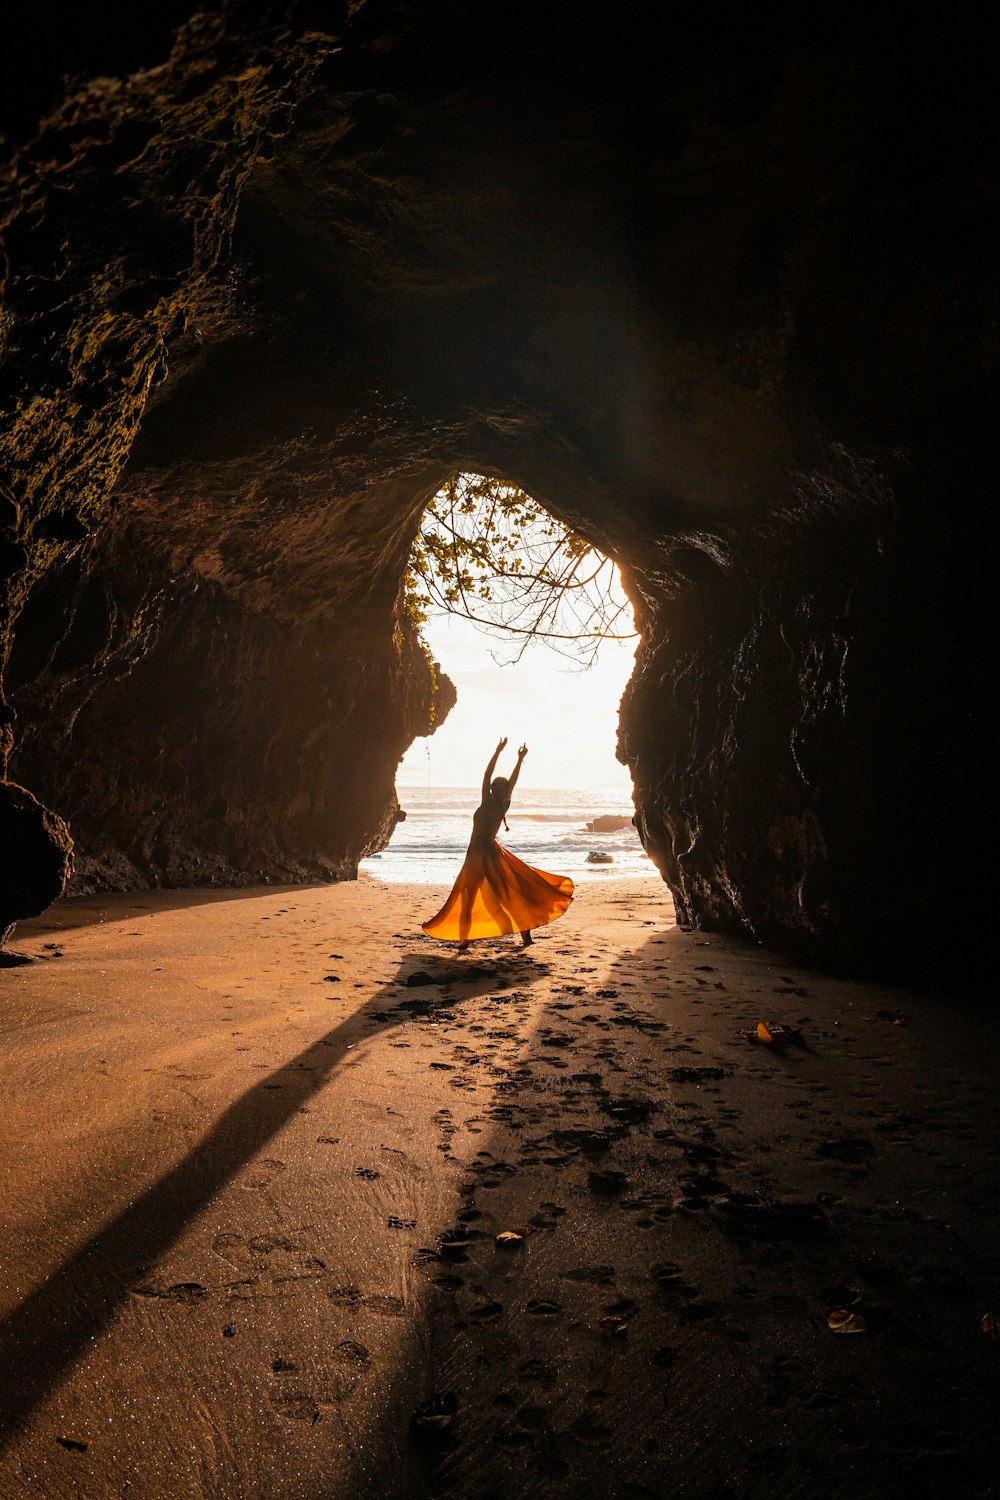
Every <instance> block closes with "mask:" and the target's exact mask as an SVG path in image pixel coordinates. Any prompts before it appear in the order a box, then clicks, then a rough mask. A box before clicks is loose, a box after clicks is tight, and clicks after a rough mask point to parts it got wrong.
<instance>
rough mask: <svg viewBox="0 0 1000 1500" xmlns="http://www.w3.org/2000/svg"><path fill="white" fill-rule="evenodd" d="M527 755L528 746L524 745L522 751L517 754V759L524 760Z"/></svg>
mask: <svg viewBox="0 0 1000 1500" xmlns="http://www.w3.org/2000/svg"><path fill="white" fill-rule="evenodd" d="M504 743H505V744H506V741H504ZM527 753H528V747H527V745H522V746H521V748H520V750H519V751H518V752H517V758H518V760H523V759H524V757H525V756H526V755H527Z"/></svg>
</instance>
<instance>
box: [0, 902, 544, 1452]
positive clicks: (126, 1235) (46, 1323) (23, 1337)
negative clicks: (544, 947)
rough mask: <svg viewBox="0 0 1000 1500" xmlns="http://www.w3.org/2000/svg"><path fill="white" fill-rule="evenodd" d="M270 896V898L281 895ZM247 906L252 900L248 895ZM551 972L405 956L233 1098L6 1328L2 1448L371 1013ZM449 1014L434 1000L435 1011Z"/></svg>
mask: <svg viewBox="0 0 1000 1500" xmlns="http://www.w3.org/2000/svg"><path fill="white" fill-rule="evenodd" d="M268 895H270V896H271V897H272V898H273V895H274V892H273V889H272V890H269V891H268ZM230 899H232V898H231V897H230ZM239 899H245V897H244V896H243V894H242V893H241V896H240V898H239ZM546 971H547V965H546V964H545V962H544V961H543V960H542V959H540V958H539V957H537V956H536V955H535V954H534V953H530V952H521V951H519V952H517V953H516V954H514V955H512V956H511V957H510V958H497V959H490V960H488V961H486V962H483V961H481V960H475V961H473V960H470V961H468V962H463V961H462V960H457V961H456V959H454V958H452V957H447V958H445V957H440V956H438V955H435V954H430V955H429V954H428V953H427V952H426V950H425V949H420V950H414V951H413V952H408V953H406V954H404V955H403V956H402V958H401V960H400V963H399V967H398V969H397V971H396V973H395V974H394V976H393V978H392V979H391V980H388V981H387V982H386V983H385V984H384V985H382V986H380V988H379V989H378V990H377V991H376V992H375V994H374V995H373V996H372V997H371V999H369V1000H367V1001H366V1002H365V1004H364V1005H362V1006H361V1007H360V1008H359V1009H358V1010H357V1011H355V1012H354V1013H353V1014H352V1015H351V1016H349V1017H348V1018H347V1019H346V1020H345V1021H342V1022H341V1023H340V1024H339V1025H337V1026H335V1027H333V1028H332V1030H330V1031H328V1032H325V1033H324V1035H323V1036H321V1037H318V1038H317V1039H316V1040H315V1041H314V1042H312V1043H310V1045H309V1046H308V1047H306V1048H304V1050H303V1051H301V1052H299V1053H298V1054H297V1055H296V1056H294V1057H291V1058H289V1059H288V1061H287V1062H285V1063H283V1064H282V1065H281V1067H280V1068H276V1069H275V1070H274V1071H272V1072H270V1073H268V1074H266V1075H264V1076H263V1077H262V1079H261V1081H260V1082H259V1083H257V1084H255V1085H254V1087H253V1088H251V1089H248V1090H247V1092H246V1093H244V1094H242V1095H241V1096H240V1097H239V1098H238V1099H236V1100H235V1101H234V1102H233V1103H232V1104H231V1105H230V1106H229V1108H228V1109H227V1110H225V1112H224V1113H223V1114H222V1115H220V1117H219V1118H218V1120H217V1121H216V1123H215V1124H214V1125H213V1126H212V1128H211V1129H210V1130H209V1131H208V1132H207V1134H206V1135H205V1136H203V1138H202V1139H201V1140H200V1141H199V1143H198V1145H197V1146H195V1148H194V1149H193V1150H192V1151H190V1152H189V1153H188V1154H187V1155H186V1156H185V1157H184V1158H183V1159H182V1160H181V1161H180V1162H178V1163H177V1165H176V1166H175V1167H173V1168H171V1170H170V1171H169V1172H167V1173H165V1174H164V1175H163V1176H162V1177H160V1178H159V1180H158V1181H156V1182H155V1183H153V1184H152V1186H150V1187H148V1188H146V1190H145V1191H144V1192H142V1193H141V1194H139V1196H138V1197H136V1198H135V1199H134V1201H133V1202H132V1203H130V1204H129V1206H128V1207H127V1208H126V1209H125V1210H124V1211H123V1212H122V1213H120V1214H119V1215H118V1216H117V1218H115V1219H113V1220H112V1221H111V1222H110V1223H109V1224H107V1225H106V1226H105V1227H104V1228H103V1229H102V1230H101V1231H100V1232H99V1233H98V1234H95V1235H93V1236H92V1237H91V1238H90V1239H89V1240H87V1242H86V1243H85V1244H83V1245H81V1247H80V1248H79V1250H77V1251H76V1253H75V1254H74V1255H72V1256H71V1257H70V1259H69V1260H67V1261H66V1262H65V1263H64V1264H63V1265H62V1266H61V1267H60V1269H59V1270H58V1271H56V1272H55V1273H54V1274H53V1275H52V1276H50V1277H49V1278H48V1279H47V1280H46V1281H45V1283H44V1285H42V1286H40V1287H39V1288H38V1290H37V1291H35V1292H33V1293H32V1294H31V1295H30V1296H28V1297H26V1298H25V1300H24V1301H23V1302H21V1303H20V1304H19V1305H18V1306H17V1307H16V1308H15V1309H14V1310H13V1311H12V1312H11V1313H10V1314H9V1315H8V1316H7V1317H6V1318H4V1319H3V1321H2V1323H0V1368H2V1369H3V1370H4V1371H5V1372H6V1374H5V1378H4V1381H3V1386H2V1390H0V1442H2V1441H3V1440H4V1439H6V1438H7V1437H9V1436H11V1435H12V1434H13V1433H14V1432H16V1431H17V1429H18V1428H19V1427H20V1425H21V1424H22V1423H23V1422H24V1421H25V1419H26V1418H27V1417H28V1416H29V1415H30V1413H31V1412H32V1410H33V1409H34V1407H35V1406H36V1405H37V1404H38V1403H39V1402H40V1401H42V1400H44V1398H45V1396H46V1394H47V1393H48V1391H49V1390H51V1389H52V1388H53V1387H54V1385H55V1384H56V1383H57V1382H58V1380H59V1379H60V1378H61V1377H62V1375H63V1374H64V1372H65V1371H66V1369H67V1368H68V1366H69V1365H71V1364H72V1362H73V1360H74V1359H75V1358H76V1357H77V1355H78V1354H79V1353H80V1352H81V1351H82V1350H83V1349H84V1348H85V1347H86V1345H87V1344H88V1343H89V1342H90V1340H91V1339H92V1338H93V1337H95V1336H96V1335H98V1334H100V1333H101V1332H103V1330H104V1329H106V1328H107V1327H108V1325H109V1324H110V1323H111V1321H112V1319H113V1318H114V1316H115V1313H116V1312H117V1310H118V1308H119V1307H120V1306H121V1305H122V1303H123V1302H124V1300H125V1298H126V1297H127V1296H128V1294H129V1291H130V1289H131V1287H132V1285H133V1281H134V1278H135V1277H136V1276H137V1275H138V1274H139V1273H141V1271H142V1270H144V1269H146V1268H148V1267H149V1266H150V1265H151V1264H152V1263H154V1262H155V1261H156V1259H157V1258H158V1257H159V1256H161V1255H163V1253H164V1252H165V1251H166V1250H168V1249H169V1248H170V1246H171V1245H173V1244H174V1243H175V1242H176V1241H177V1240H178V1239H179V1238H180V1236H181V1234H182V1232H183V1231H184V1229H185V1227H186V1226H187V1225H188V1224H189V1223H190V1222H191V1221H192V1220H193V1219H194V1218H195V1217H196V1216H197V1215H198V1214H199V1213H200V1212H201V1211H202V1210H203V1209H204V1208H205V1206H206V1205H207V1204H208V1203H209V1202H210V1201H211V1200H212V1198H213V1197H214V1196H215V1194H216V1193H218V1192H219V1191H220V1190H221V1189H222V1188H223V1187H225V1185H226V1184H227V1183H228V1182H229V1181H230V1180H231V1179H232V1178H233V1177H234V1176H235V1175H236V1174H237V1173H238V1172H239V1171H240V1170H241V1168H243V1167H245V1166H246V1165H247V1163H248V1162H250V1161H252V1160H253V1158H254V1157H255V1156H256V1155H257V1154H258V1152H260V1151H261V1150H262V1149H263V1147H264V1146H266V1145H267V1143H268V1142H269V1141H270V1140H271V1139H272V1137H273V1136H274V1135H276V1134H277V1132H278V1131H279V1130H281V1129H282V1127H283V1126H285V1125H286V1124H287V1123H288V1121H289V1120H290V1119H291V1118H292V1116H293V1115H294V1114H295V1113H296V1111H297V1110H298V1109H299V1108H300V1107H301V1106H302V1105H303V1104H304V1103H305V1102H306V1101H307V1100H308V1099H310V1098H311V1097H312V1096H313V1095H315V1094H316V1093H318V1092H319V1090H320V1089H322V1088H324V1087H325V1086H326V1084H327V1083H329V1081H330V1079H331V1078H332V1077H333V1076H334V1075H335V1073H336V1072H337V1069H338V1067H339V1066H340V1064H341V1063H342V1061H343V1060H344V1057H345V1055H346V1053H347V1051H348V1048H349V1047H350V1046H352V1045H355V1044H356V1043H357V1041H358V1040H360V1039H361V1037H362V1035H363V1034H364V1028H365V1026H366V1024H370V1023H371V1021H372V1019H373V1013H378V1016H379V1021H380V1027H379V1030H380V1033H383V1032H385V1031H387V1030H391V1029H392V1027H393V1026H396V1025H399V1024H402V1022H403V1021H405V1020H407V1019H409V1015H408V1014H407V1011H406V1010H403V1011H402V1012H401V1013H400V1014H399V1018H398V1019H390V1020H386V1019H385V1015H384V1012H385V1006H386V1003H387V1001H388V1000H389V999H390V997H391V999H392V1002H393V1004H394V1005H395V1006H396V1007H397V1009H398V1008H399V1006H400V1001H401V999H404V1000H405V997H406V996H407V995H412V996H413V997H419V996H421V995H422V994H424V993H426V991H425V988H424V987H425V986H431V985H434V986H444V987H446V989H447V992H448V993H447V997H446V999H445V1003H446V1004H454V1003H457V1002H459V1001H462V1000H468V999H472V998H473V997H475V996H477V995H482V994H485V993H487V992H490V991H494V992H502V991H504V990H509V989H512V988H513V987H514V986H516V985H522V986H523V985H525V984H526V983H528V984H530V983H531V982H532V981H533V980H534V979H537V978H540V977H542V976H543V975H544V974H545V973H546ZM401 991H402V992H403V993H402V995H401V993H400V992H401ZM441 1003H442V1001H441V998H437V1000H436V1004H437V1005H438V1006H440V1005H441ZM414 1004H419V1001H417V1000H416V999H415V1000H414ZM355 1055H356V1054H355ZM276 1083H278V1084H280V1087H279V1088H275V1084H276Z"/></svg>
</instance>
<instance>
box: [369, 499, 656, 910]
mask: <svg viewBox="0 0 1000 1500" xmlns="http://www.w3.org/2000/svg"><path fill="white" fill-rule="evenodd" d="M404 600H405V603H404V608H405V610H406V612H407V614H408V616H409V618H410V619H411V620H414V621H415V622H416V623H417V626H418V629H419V633H420V639H421V643H422V645H423V648H424V649H425V650H426V651H427V652H428V653H429V655H430V658H431V660H432V662H433V664H434V666H433V670H434V671H435V672H438V671H443V672H444V673H445V674H446V676H447V678H448V679H449V681H450V682H451V684H452V685H453V687H454V689H455V691H456V693H457V700H456V701H455V702H454V704H453V705H452V706H451V707H450V708H448V710H447V712H446V714H445V715H443V716H442V718H441V719H440V721H438V722H435V714H434V712H433V711H432V714H431V722H430V724H429V725H428V732H427V733H426V734H425V735H421V736H418V737H417V739H415V740H414V742H413V744H412V745H411V746H410V747H409V749H408V750H407V751H406V753H405V754H404V755H403V758H402V760H401V762H400V766H399V769H398V771H397V775H396V791H397V796H398V798H399V800H400V805H401V808H402V809H403V810H404V812H405V813H406V817H405V818H404V819H401V820H400V823H399V824H398V825H397V827H396V829H395V831H394V833H393V835H392V838H391V840H390V842H389V845H388V847H387V848H385V849H383V850H379V851H377V852H375V853H374V854H372V855H371V856H370V857H369V858H368V859H367V860H364V861H362V865H361V868H362V870H363V871H364V872H366V873H368V874H370V875H372V876H374V877H376V878H378V879H383V880H389V881H393V880H405V881H421V880H423V881H436V880H444V879H446V878H447V877H448V874H449V871H450V869H451V867H452V866H453V865H454V862H455V858H456V857H457V855H458V854H459V853H460V851H461V848H462V847H464V843H463V841H464V838H465V837H466V836H467V831H468V830H467V825H468V821H469V816H470V814H471V811H472V810H474V808H475V806H476V804H477V800H478V796H479V792H478V784H479V781H480V778H481V775H482V767H483V765H484V764H485V761H486V759H487V758H488V756H489V754H490V752H491V750H492V748H493V746H494V744H495V743H496V741H497V738H498V737H499V736H502V735H507V736H508V737H509V741H510V748H509V749H508V758H509V757H512V755H513V753H514V752H513V748H512V747H513V746H515V745H517V744H520V743H521V742H522V741H524V742H526V743H527V744H528V745H529V755H528V758H527V762H526V767H525V774H524V775H523V777H522V778H521V785H520V787H519V789H518V794H517V799H516V806H515V807H513V808H512V809H511V814H510V816H511V821H512V830H513V831H512V834H511V837H512V839H513V840H514V842H515V843H518V842H519V843H520V844H521V845H522V846H524V847H525V848H527V849H529V850H530V857H532V858H535V857H537V858H538V859H540V860H541V861H542V862H543V863H544V862H545V859H546V858H549V857H550V856H551V858H552V859H553V860H556V861H558V860H559V859H561V860H562V865H563V866H565V867H566V872H567V873H569V874H571V875H572V876H573V878H574V879H580V878H584V879H586V878H588V877H589V878H598V877H600V876H603V875H607V874H611V873H614V874H615V875H618V876H633V875H644V876H649V875H653V874H654V873H655V872H654V869H653V867H652V865H651V864H650V862H649V860H648V858H647V857H646V854H645V851H644V850H643V848H642V845H641V843H640V841H639V836H638V833H637V831H636V827H635V822H634V812H635V808H634V800H633V790H632V783H631V778H630V776H629V773H628V770H627V768H626V766H625V765H624V764H623V763H622V762H621V761H619V759H618V757H617V738H618V714H619V707H620V703H621V699H622V694H623V693H624V691H625V687H626V684H627V682H628V680H629V678H630V676H631V674H632V672H633V670H634V666H635V652H636V649H637V645H638V642H639V634H638V631H637V630H636V627H635V620H634V616H633V612H632V607H631V603H630V601H629V598H628V595H627V594H626V592H625V588H624V585H623V583H622V579H621V574H620V571H619V569H618V567H617V565H616V564H615V562H614V561H613V559H611V558H610V557H608V556H607V555H605V554H604V553H603V552H602V551H601V550H600V549H599V548H597V547H595V546H593V545H592V544H591V543H590V541H589V540H588V539H586V538H585V537H583V536H581V535H580V534H579V533H578V532H576V531H574V530H573V529H572V528H571V527H570V526H568V525H567V524H566V523H564V522H563V521H561V520H559V519H558V518H557V517H556V516H554V515H553V514H552V513H551V512H550V511H549V510H547V509H546V507H545V506H544V505H542V504H540V503H539V502H537V501H536V500H535V499H534V498H533V497H532V496H530V495H528V494H527V493H526V492H525V491H524V490H522V489H520V488H519V487H518V486H517V485H515V484H513V483H511V482H509V481H508V480H506V479H504V478H501V477H490V476H488V475H484V474H477V473H473V472H468V471H464V472H458V473H457V474H455V475H453V476H451V477H450V478H449V479H448V480H447V481H446V482H445V483H444V484H442V485H441V487H440V488H439V489H438V490H437V492H436V493H435V495H434V496H433V497H432V499H431V500H430V501H429V502H428V505H427V507H426V509H425V511H424V513H423V516H422V518H421V526H420V530H419V532H418V534H417V537H416V539H415V541H414V544H413V548H412V550H411V554H410V557H409V559H408V564H407V572H406V579H405V585H404ZM515 820H516V822H515ZM569 866H572V868H569Z"/></svg>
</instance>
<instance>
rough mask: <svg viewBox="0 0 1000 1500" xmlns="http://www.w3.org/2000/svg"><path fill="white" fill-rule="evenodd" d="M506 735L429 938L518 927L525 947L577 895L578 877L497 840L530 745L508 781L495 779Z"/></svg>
mask: <svg viewBox="0 0 1000 1500" xmlns="http://www.w3.org/2000/svg"><path fill="white" fill-rule="evenodd" d="M506 744H507V741H506V740H505V739H503V740H501V741H500V743H499V745H498V746H497V747H496V749H495V750H494V752H493V756H492V759H491V760H490V763H489V765H488V766H487V767H486V774H485V775H484V776H483V800H482V802H481V803H480V804H479V806H478V808H477V809H476V811H475V814H474V815H473V819H472V838H471V839H470V840H469V851H468V853H467V854H466V856H465V863H464V864H463V866H462V868H461V870H459V872H458V879H457V880H456V881H455V884H454V885H453V886H452V890H451V895H450V896H449V897H448V899H447V901H446V902H445V903H444V905H443V906H442V908H441V910H440V911H439V912H438V914H437V916H436V917H431V919H430V921H429V922H424V923H423V929H424V931H425V932H426V933H427V935H428V937H435V938H443V939H444V940H445V941H446V942H452V943H462V944H463V946H464V945H465V944H466V943H469V942H471V941H472V939H473V938H487V937H503V936H504V934H505V933H509V932H519V933H520V934H521V942H522V943H523V944H524V946H525V947H527V946H528V944H529V943H530V942H531V941H532V937H531V929H532V928H533V927H544V926H545V924H546V923H547V922H554V921H555V919H556V918H557V917H561V916H562V914H563V912H564V911H565V910H566V909H567V907H568V906H569V903H570V902H571V901H572V899H573V882H572V880H570V879H569V877H568V876H566V875H549V874H547V872H546V871H545V870H536V869H535V868H534V866H533V865H526V864H524V862H523V861H522V860H520V859H517V858H516V857H515V855H513V854H511V853H510V851H509V850H507V849H504V848H503V847H502V846H501V845H500V844H498V843H497V834H498V833H499V831H500V824H501V823H502V824H503V825H504V827H505V828H506V827H507V809H508V808H509V807H510V797H511V793H512V792H513V790H514V788H515V786H516V785H517V778H518V776H519V775H520V772H521V764H522V762H523V760H524V757H525V756H526V755H527V753H528V747H527V745H522V746H521V748H520V750H519V751H518V752H517V765H516V766H515V768H514V774H513V776H511V777H510V779H509V780H508V779H507V777H505V776H498V777H497V778H496V780H495V781H494V780H492V779H491V778H492V776H493V772H494V771H495V769H496V763H497V761H498V760H499V758H500V752H501V751H502V750H503V748H504V746H505V745H506Z"/></svg>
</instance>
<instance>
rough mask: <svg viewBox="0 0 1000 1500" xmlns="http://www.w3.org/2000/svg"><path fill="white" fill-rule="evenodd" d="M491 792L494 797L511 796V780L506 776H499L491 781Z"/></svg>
mask: <svg viewBox="0 0 1000 1500" xmlns="http://www.w3.org/2000/svg"><path fill="white" fill-rule="evenodd" d="M490 792H491V794H492V795H493V796H494V797H508V798H509V797H510V782H509V781H508V780H507V778H506V776H497V777H496V778H495V779H494V780H493V781H491V782H490Z"/></svg>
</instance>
